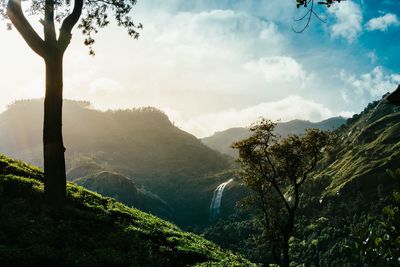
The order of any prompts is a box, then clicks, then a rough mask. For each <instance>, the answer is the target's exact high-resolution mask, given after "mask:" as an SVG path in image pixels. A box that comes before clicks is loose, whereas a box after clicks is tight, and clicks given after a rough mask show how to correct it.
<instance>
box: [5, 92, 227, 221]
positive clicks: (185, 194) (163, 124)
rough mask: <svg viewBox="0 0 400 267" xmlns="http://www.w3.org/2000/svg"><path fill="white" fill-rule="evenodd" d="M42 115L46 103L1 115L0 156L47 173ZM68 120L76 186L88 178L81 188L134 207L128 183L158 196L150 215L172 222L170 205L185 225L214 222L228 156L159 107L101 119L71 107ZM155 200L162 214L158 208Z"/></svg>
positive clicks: (78, 104) (83, 105)
mask: <svg viewBox="0 0 400 267" xmlns="http://www.w3.org/2000/svg"><path fill="white" fill-rule="evenodd" d="M27 111H29V112H27ZM42 114H43V105H42V100H25V101H17V102H15V103H13V104H12V105H10V106H9V108H8V109H7V110H6V111H5V112H3V113H2V114H0V151H1V152H2V153H4V154H7V155H10V156H12V157H14V158H17V159H21V160H23V161H26V162H29V163H32V164H35V165H38V166H42ZM63 116H64V118H63V121H64V123H63V131H64V143H65V147H66V149H67V150H66V160H67V170H68V178H69V179H70V180H75V179H78V178H84V179H83V180H78V181H77V182H78V183H80V184H82V185H84V186H88V188H90V189H93V190H98V191H99V192H101V193H105V194H109V196H113V197H116V198H117V199H119V200H120V201H124V203H125V204H128V205H131V204H132V201H130V200H129V201H128V200H127V199H128V198H130V197H131V196H129V194H127V189H126V188H124V186H122V184H120V182H121V181H124V182H123V184H127V183H128V184H129V182H128V181H127V180H126V179H122V177H124V178H127V179H130V180H132V181H133V182H134V184H135V186H133V185H130V186H128V187H127V188H132V191H134V192H148V193H149V192H151V193H150V194H148V195H152V196H154V197H156V198H152V197H146V198H142V200H143V201H144V202H143V203H142V204H141V205H142V206H144V207H145V210H147V211H155V214H157V215H160V216H165V215H166V214H165V211H166V207H167V206H168V207H169V208H170V211H171V212H170V213H171V216H172V218H173V220H174V221H175V222H176V223H178V224H179V225H181V226H185V225H196V224H204V223H206V222H208V206H209V202H210V200H211V197H212V191H213V189H214V188H215V187H216V185H217V184H218V183H219V182H220V181H219V180H218V179H217V178H215V177H213V174H215V173H218V172H220V171H222V170H224V169H226V168H227V167H229V165H230V163H229V159H228V158H227V157H226V156H223V155H221V154H220V153H218V152H216V151H214V150H212V149H210V148H208V147H207V146H205V145H204V144H202V143H201V142H200V141H199V140H198V139H197V138H196V137H194V136H193V135H191V134H188V133H186V132H184V131H182V130H180V129H179V128H177V127H175V126H174V125H173V124H172V123H171V122H170V121H169V119H168V117H167V116H166V115H165V114H164V113H162V112H161V111H159V110H157V109H155V108H140V109H131V110H117V111H106V112H102V111H98V110H94V109H92V108H91V107H90V103H88V102H84V101H68V100H67V101H65V102H64V113H63ZM102 172H103V173H102ZM104 172H106V173H104ZM100 173H102V174H100ZM105 174H108V175H109V177H110V179H113V180H114V182H107V183H108V185H107V187H109V186H111V184H112V187H113V189H112V190H111V191H112V192H111V191H110V190H109V189H107V190H105V189H104V186H105V184H104V183H105V182H106V181H105V179H104V176H105ZM114 174H117V175H118V177H119V178H118V179H116V177H117V176H115V175H114ZM86 176H88V177H86ZM100 177H103V178H102V179H101V178H100ZM101 183H103V184H102V185H101ZM119 185H121V186H119ZM102 188H103V189H102ZM134 192H133V194H134ZM155 199H158V200H159V202H158V203H159V204H161V207H160V209H158V208H154V206H153V205H154V204H155V203H154V200H155ZM146 201H148V202H146ZM162 203H164V204H162ZM165 204H166V205H167V206H166V205H165ZM141 205H139V204H138V202H137V203H136V206H141ZM159 212H161V213H159Z"/></svg>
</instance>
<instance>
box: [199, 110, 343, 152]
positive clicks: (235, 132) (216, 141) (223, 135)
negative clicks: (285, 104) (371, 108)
mask: <svg viewBox="0 0 400 267" xmlns="http://www.w3.org/2000/svg"><path fill="white" fill-rule="evenodd" d="M345 122H346V119H345V118H343V117H334V118H330V119H327V120H323V121H321V122H310V121H305V120H292V121H289V122H280V123H277V125H276V128H275V134H277V135H279V136H282V137H286V136H287V135H289V134H302V133H304V131H305V129H309V128H317V129H320V130H335V129H337V128H339V127H340V126H341V125H343V124H344V123H345ZM250 134H251V133H250V131H249V129H248V128H240V127H238V128H230V129H227V130H225V131H222V132H216V133H215V134H213V135H212V136H209V137H205V138H203V139H201V141H202V142H203V143H204V144H205V145H206V146H208V147H210V148H212V149H214V150H217V151H219V152H221V153H223V154H226V155H229V156H231V157H237V152H236V151H235V150H234V149H232V148H231V147H230V146H231V145H232V143H234V142H237V141H240V140H242V139H245V138H247V137H249V136H250Z"/></svg>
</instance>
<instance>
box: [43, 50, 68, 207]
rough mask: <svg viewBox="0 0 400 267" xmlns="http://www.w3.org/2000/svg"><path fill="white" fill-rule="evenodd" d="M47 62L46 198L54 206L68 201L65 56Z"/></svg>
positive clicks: (57, 55)
mask: <svg viewBox="0 0 400 267" xmlns="http://www.w3.org/2000/svg"><path fill="white" fill-rule="evenodd" d="M45 63H46V95H45V98H44V122H43V152H44V188H45V198H46V201H47V202H48V204H50V205H52V206H56V207H59V206H62V205H64V204H65V201H66V181H67V180H66V175H65V157H64V152H65V148H64V144H63V137H62V102H63V66H62V65H63V55H62V53H60V52H50V53H49V56H47V57H46V58H45Z"/></svg>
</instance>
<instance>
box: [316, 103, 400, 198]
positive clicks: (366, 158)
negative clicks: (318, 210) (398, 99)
mask: <svg viewBox="0 0 400 267" xmlns="http://www.w3.org/2000/svg"><path fill="white" fill-rule="evenodd" d="M336 134H337V142H336V143H335V147H334V150H333V151H332V152H331V153H329V154H327V155H326V158H325V161H324V162H323V164H322V168H321V169H320V170H318V171H317V172H316V175H315V179H316V180H317V181H321V182H323V183H326V185H327V186H326V187H325V189H324V191H323V195H322V196H333V195H343V194H345V193H350V194H352V193H353V192H354V191H355V190H356V191H361V192H363V193H365V194H370V193H376V187H377V186H378V185H379V184H381V185H382V186H383V188H389V189H391V188H392V187H393V185H392V184H390V183H389V184H388V183H387V182H388V180H389V179H390V178H389V177H390V176H389V175H388V174H387V173H386V170H394V169H395V168H397V167H399V164H400V108H399V107H397V106H394V105H391V104H389V103H388V102H387V101H386V100H385V99H382V100H380V101H375V102H373V103H371V104H369V105H368V107H367V108H365V110H364V111H363V112H362V113H360V114H358V115H355V116H353V118H351V119H349V120H348V122H347V124H345V125H343V126H342V127H341V128H340V129H338V130H337V131H336Z"/></svg>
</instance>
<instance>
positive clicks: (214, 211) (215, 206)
mask: <svg viewBox="0 0 400 267" xmlns="http://www.w3.org/2000/svg"><path fill="white" fill-rule="evenodd" d="M232 181H233V179H229V180H228V181H226V182H224V183H222V184H220V185H218V186H217V188H216V189H215V190H214V193H213V198H212V200H211V205H210V214H211V217H215V216H217V215H218V214H219V211H220V207H221V199H222V193H223V192H224V189H225V187H226V186H227V185H228V184H229V183H230V182H232Z"/></svg>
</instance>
